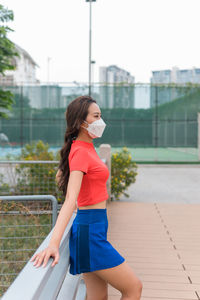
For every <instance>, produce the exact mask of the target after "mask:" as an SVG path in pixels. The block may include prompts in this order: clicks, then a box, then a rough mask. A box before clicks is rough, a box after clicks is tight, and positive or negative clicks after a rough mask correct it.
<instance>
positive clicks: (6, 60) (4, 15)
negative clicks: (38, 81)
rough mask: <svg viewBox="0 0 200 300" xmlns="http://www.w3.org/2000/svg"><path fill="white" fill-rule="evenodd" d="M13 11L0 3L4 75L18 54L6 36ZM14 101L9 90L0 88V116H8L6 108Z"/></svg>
mask: <svg viewBox="0 0 200 300" xmlns="http://www.w3.org/2000/svg"><path fill="white" fill-rule="evenodd" d="M13 19H14V15H13V11H12V10H9V9H8V8H5V7H3V5H1V4H0V74H1V75H2V76H5V71H6V70H14V69H15V68H16V67H15V65H14V62H13V58H14V57H15V56H19V54H18V52H17V51H16V48H15V44H14V43H13V42H11V41H10V40H9V39H8V38H7V33H8V32H10V31H13V29H11V28H10V27H8V26H7V25H4V24H5V23H6V22H8V21H13ZM13 102H14V95H13V94H12V93H11V92H10V91H8V90H7V91H6V90H3V89H0V118H8V115H7V113H6V110H7V109H11V106H12V104H13Z"/></svg>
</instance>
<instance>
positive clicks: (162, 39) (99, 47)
mask: <svg viewBox="0 0 200 300" xmlns="http://www.w3.org/2000/svg"><path fill="white" fill-rule="evenodd" d="M0 2H1V3H2V4H3V5H4V6H6V7H8V8H9V9H12V10H13V11H14V17H15V20H14V22H10V23H9V26H10V27H11V28H13V29H14V30H15V31H14V32H13V33H10V34H9V38H10V39H11V40H12V41H14V42H15V43H17V44H18V45H19V46H21V47H22V48H24V49H25V50H27V51H28V52H29V54H30V55H31V56H32V57H33V59H34V60H35V61H36V62H37V64H38V65H39V68H37V78H38V79H40V80H41V81H46V80H47V58H48V57H50V58H51V60H50V63H49V66H50V71H49V73H50V75H49V77H50V81H54V82H55V81H56V82H58V81H60V82H72V81H74V80H76V81H79V82H87V81H88V49H89V3H86V2H85V0H57V1H52V0H48V1H47V0H1V1H0ZM199 12H200V1H199V0H137V1H136V0H123V1H122V0H97V1H96V2H94V3H93V4H92V59H93V60H95V61H96V64H95V65H94V77H93V79H94V80H95V81H96V82H97V81H98V80H99V66H108V65H111V64H115V65H117V66H118V67H120V68H123V69H125V70H127V71H129V72H130V73H131V74H132V75H133V76H135V80H136V82H149V80H150V77H151V71H152V70H160V69H171V68H172V67H173V66H177V67H179V68H181V69H183V68H192V67H198V68H199V67H200V38H199V28H200V25H199V23H200V18H199Z"/></svg>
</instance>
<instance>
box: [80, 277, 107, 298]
mask: <svg viewBox="0 0 200 300" xmlns="http://www.w3.org/2000/svg"><path fill="white" fill-rule="evenodd" d="M82 275H83V279H84V281H85V285H86V289H87V297H86V300H94V299H95V300H107V299H108V283H107V282H106V281H105V280H103V279H102V278H100V277H99V276H97V275H96V274H94V272H89V273H82Z"/></svg>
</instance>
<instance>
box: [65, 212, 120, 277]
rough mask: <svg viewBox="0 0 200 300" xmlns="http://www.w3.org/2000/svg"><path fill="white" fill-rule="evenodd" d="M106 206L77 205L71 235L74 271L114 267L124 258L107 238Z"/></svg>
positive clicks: (70, 242)
mask: <svg viewBox="0 0 200 300" xmlns="http://www.w3.org/2000/svg"><path fill="white" fill-rule="evenodd" d="M107 230H108V218H107V209H106V208H105V209H104V208H97V209H77V214H76V217H75V219H74V221H73V224H72V227H71V232H70V239H69V250H70V268H69V272H70V273H71V274H72V275H76V274H81V273H84V272H92V271H95V270H102V269H107V268H112V267H115V266H117V265H119V264H121V263H122V262H123V261H125V259H124V257H122V256H121V255H120V254H119V252H117V250H116V249H115V248H114V247H113V246H112V245H111V244H110V243H109V242H108V241H107Z"/></svg>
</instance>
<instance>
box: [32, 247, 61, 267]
mask: <svg viewBox="0 0 200 300" xmlns="http://www.w3.org/2000/svg"><path fill="white" fill-rule="evenodd" d="M50 256H53V257H54V261H53V263H52V265H51V266H52V267H54V266H55V264H57V263H58V261H59V258H60V255H59V248H58V247H56V246H50V245H49V246H48V247H47V248H45V249H44V250H42V251H40V252H39V253H36V254H35V255H34V256H33V257H32V258H31V260H30V261H31V262H32V261H34V260H35V262H34V264H33V265H34V266H36V267H39V266H40V265H41V263H42V262H43V260H44V262H43V265H42V267H45V266H46V264H47V262H48V260H49V258H50Z"/></svg>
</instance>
